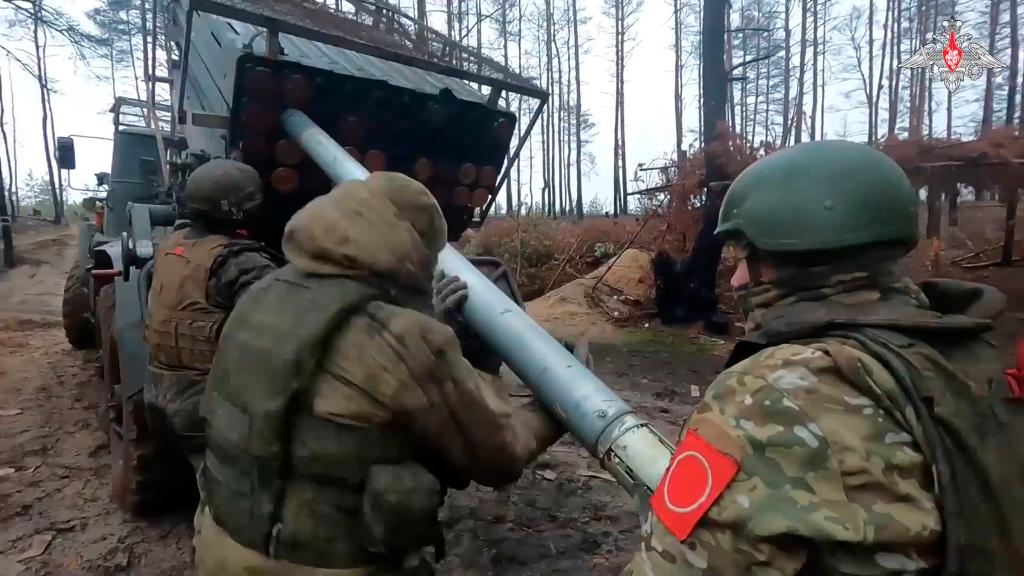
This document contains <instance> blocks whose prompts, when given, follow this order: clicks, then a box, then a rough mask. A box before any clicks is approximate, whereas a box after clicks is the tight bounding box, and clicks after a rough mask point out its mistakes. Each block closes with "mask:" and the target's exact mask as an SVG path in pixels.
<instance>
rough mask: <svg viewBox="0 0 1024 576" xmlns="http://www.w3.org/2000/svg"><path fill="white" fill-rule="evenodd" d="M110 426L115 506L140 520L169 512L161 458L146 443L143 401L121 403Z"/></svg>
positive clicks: (150, 444)
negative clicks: (165, 504)
mask: <svg viewBox="0 0 1024 576" xmlns="http://www.w3.org/2000/svg"><path fill="white" fill-rule="evenodd" d="M117 407H118V408H120V414H115V417H114V419H113V422H111V426H110V465H111V466H110V468H111V470H110V473H111V489H112V490H113V496H114V502H115V503H116V504H117V505H118V507H120V508H121V509H122V510H124V511H125V512H128V513H129V514H134V515H139V516H149V515H154V514H158V513H160V512H163V511H164V510H165V506H164V501H163V500H162V498H161V496H162V495H161V493H160V484H161V477H160V476H161V475H160V466H159V455H158V450H157V449H156V446H155V445H154V444H153V443H152V442H147V441H146V440H145V439H144V435H145V416H144V412H145V411H144V408H143V406H142V399H141V398H138V397H137V398H132V399H130V400H128V401H126V402H122V403H120V404H119V405H118V406H117Z"/></svg>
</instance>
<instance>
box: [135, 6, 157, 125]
mask: <svg viewBox="0 0 1024 576" xmlns="http://www.w3.org/2000/svg"><path fill="white" fill-rule="evenodd" d="M153 1H154V2H155V1H156V0H153ZM139 16H140V17H141V18H140V21H141V22H142V28H141V29H140V30H141V32H142V83H143V84H144V85H145V86H146V102H149V101H150V100H151V99H152V96H151V94H152V91H153V83H152V82H150V81H149V80H148V79H147V78H146V76H148V75H149V42H148V39H149V23H148V22H147V20H148V19H147V18H146V16H147V14H146V0H139ZM143 115H144V116H145V117H146V126H148V127H150V128H152V127H153V123H152V119H151V118H150V117H149V114H143Z"/></svg>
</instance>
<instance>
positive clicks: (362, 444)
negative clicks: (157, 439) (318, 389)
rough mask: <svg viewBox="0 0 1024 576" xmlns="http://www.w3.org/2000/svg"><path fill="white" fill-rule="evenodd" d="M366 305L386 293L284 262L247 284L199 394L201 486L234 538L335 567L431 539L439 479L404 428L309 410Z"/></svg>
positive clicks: (384, 560) (377, 559) (380, 558)
mask: <svg viewBox="0 0 1024 576" xmlns="http://www.w3.org/2000/svg"><path fill="white" fill-rule="evenodd" d="M372 300H391V297H390V296H389V295H387V294H385V293H383V292H382V291H380V290H377V289H374V288H371V287H369V286H367V285H364V284H362V283H359V282H355V281H352V280H348V279H345V278H338V277H324V276H309V275H306V274H303V273H301V272H298V271H297V270H295V269H294V268H293V267H292V266H290V265H289V266H286V267H284V268H282V269H280V270H277V271H275V272H274V273H272V274H270V275H269V276H267V277H265V278H263V279H262V280H260V281H259V282H257V283H256V284H254V285H253V286H252V287H251V288H250V289H249V290H248V291H247V292H246V294H245V295H244V296H243V297H242V298H241V300H240V301H239V302H238V304H237V306H236V307H235V310H234V312H233V313H232V314H231V316H230V317H229V319H228V321H227V324H226V325H225V328H224V332H223V334H222V336H221V342H220V348H219V350H218V353H217V358H216V361H215V362H214V365H213V368H212V370H211V372H210V375H209V378H208V380H207V387H206V392H205V395H204V398H203V404H202V409H203V415H204V417H205V418H206V422H207V428H206V434H207V454H206V467H205V472H204V474H203V477H202V478H201V482H203V486H204V494H205V498H206V503H207V505H208V506H209V509H210V512H211V515H212V516H213V519H214V521H216V523H217V524H218V525H219V526H220V527H221V528H223V529H224V530H225V531H226V532H227V533H228V534H229V535H230V536H231V537H232V539H234V540H235V541H236V542H238V543H239V544H241V545H243V546H245V547H247V548H249V549H251V550H255V551H257V552H260V553H262V554H264V555H266V556H269V557H271V558H274V559H281V560H287V561H289V562H292V563H295V564H301V565H304V566H315V567H319V568H333V569H342V568H356V567H361V566H376V567H382V566H383V567H388V566H392V565H394V564H396V562H400V560H401V559H402V557H403V556H406V557H407V556H408V554H409V553H411V552H414V551H416V550H422V549H424V548H425V547H427V546H430V545H434V544H436V543H437V537H438V536H439V534H440V526H439V524H438V523H437V512H438V509H439V508H440V506H441V503H442V502H443V496H442V495H441V487H440V483H439V482H438V481H437V479H436V478H434V477H433V476H432V475H430V474H429V473H426V471H425V470H424V469H422V468H421V467H419V466H418V465H417V464H415V458H414V456H415V454H416V453H417V447H416V446H415V445H414V443H413V441H412V439H411V438H410V437H409V436H408V434H407V433H405V432H404V431H401V430H398V429H395V428H388V427H366V426H354V425H343V424H339V423H335V422H332V421H328V420H324V419H320V418H317V417H315V416H314V415H313V411H312V398H311V391H312V382H313V378H314V375H315V374H316V373H317V372H318V367H319V361H320V359H321V356H322V354H323V353H324V350H325V348H326V346H327V345H328V344H329V342H330V338H331V337H332V336H333V335H334V334H336V333H337V332H338V330H339V329H340V328H341V327H342V326H343V325H344V324H345V323H346V321H347V320H348V319H349V318H351V317H352V316H354V315H356V314H358V313H360V312H361V311H362V310H363V309H364V307H365V305H366V304H368V303H369V302H370V301H372ZM389 490H390V492H389ZM371 516H372V517H371ZM381 525H383V526H384V528H381ZM388 532H390V534H387V533H388ZM382 537H383V539H385V540H386V539H390V541H383V542H382V541H381V540H382ZM389 572H391V570H389ZM393 572H394V573H403V574H405V573H411V572H402V571H401V570H399V569H398V568H397V567H395V568H394V570H393Z"/></svg>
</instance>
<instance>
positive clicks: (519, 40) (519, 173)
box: [516, 0, 533, 218]
mask: <svg viewBox="0 0 1024 576" xmlns="http://www.w3.org/2000/svg"><path fill="white" fill-rule="evenodd" d="M516 5H517V9H518V11H519V19H518V20H517V21H516V50H518V56H517V57H516V65H517V66H518V67H519V69H520V70H525V67H524V66H523V3H522V0H520V1H519V2H516ZM516 101H517V107H518V113H519V114H518V116H516V117H517V118H519V122H517V123H516V130H517V132H518V133H519V139H520V140H521V139H522V138H523V122H522V121H523V97H522V96H521V95H520V96H518V97H517V98H516ZM530 149H531V150H533V142H532V138H531V143H530ZM530 172H531V173H532V172H533V164H532V163H531V164H530ZM522 209H523V163H522V162H516V218H518V217H519V216H520V215H522Z"/></svg>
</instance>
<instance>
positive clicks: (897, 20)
mask: <svg viewBox="0 0 1024 576" xmlns="http://www.w3.org/2000/svg"><path fill="white" fill-rule="evenodd" d="M891 2H893V3H894V4H895V8H894V10H893V14H895V16H894V17H893V19H892V31H891V32H890V37H891V38H893V40H894V43H893V49H892V50H891V51H890V53H889V83H888V96H889V98H888V106H887V108H888V112H889V114H888V124H887V125H886V135H887V136H892V135H894V134H896V119H897V116H898V114H899V96H900V72H902V70H903V69H902V68H900V67H899V66H897V65H896V64H897V63H898V62H899V53H900V52H901V51H902V49H903V38H902V31H903V25H902V24H903V9H902V8H903V0H891Z"/></svg>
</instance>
